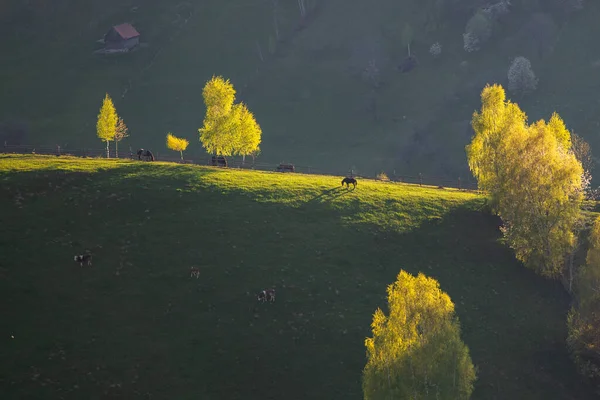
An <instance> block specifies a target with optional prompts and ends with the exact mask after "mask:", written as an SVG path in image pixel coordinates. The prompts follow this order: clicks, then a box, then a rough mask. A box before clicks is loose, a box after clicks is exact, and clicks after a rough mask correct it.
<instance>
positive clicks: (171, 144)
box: [167, 132, 190, 161]
mask: <svg viewBox="0 0 600 400" xmlns="http://www.w3.org/2000/svg"><path fill="white" fill-rule="evenodd" d="M189 144H190V142H189V141H188V140H187V139H183V138H178V137H177V136H175V135H173V134H172V133H171V132H169V133H167V148H168V149H170V150H173V151H178V152H179V155H180V156H181V161H183V152H184V151H185V149H187V147H188V145H189Z"/></svg>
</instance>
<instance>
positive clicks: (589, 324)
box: [567, 217, 600, 389]
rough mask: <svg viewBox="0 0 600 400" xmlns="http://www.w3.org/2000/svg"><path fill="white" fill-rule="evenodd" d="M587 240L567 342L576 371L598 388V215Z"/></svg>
mask: <svg viewBox="0 0 600 400" xmlns="http://www.w3.org/2000/svg"><path fill="white" fill-rule="evenodd" d="M589 242H590V247H589V250H588V253H587V259H586V263H585V265H584V266H582V267H581V269H580V270H579V273H578V276H577V280H576V290H575V294H576V296H575V306H574V307H573V308H572V309H571V312H570V313H569V317H568V320H567V325H568V329H569V336H568V338H567V344H568V347H569V350H570V351H571V355H572V357H573V359H574V360H575V363H576V364H577V367H578V369H579V371H580V372H581V373H582V374H583V375H584V376H586V377H588V378H590V379H592V380H593V381H594V382H595V383H596V384H597V385H598V388H599V389H600V217H598V218H597V219H596V221H595V223H594V226H593V228H592V231H591V233H590V238H589Z"/></svg>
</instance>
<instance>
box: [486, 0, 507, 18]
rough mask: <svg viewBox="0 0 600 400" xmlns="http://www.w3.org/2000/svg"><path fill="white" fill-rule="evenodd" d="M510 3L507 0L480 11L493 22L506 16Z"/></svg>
mask: <svg viewBox="0 0 600 400" xmlns="http://www.w3.org/2000/svg"><path fill="white" fill-rule="evenodd" d="M509 6H510V1H509V0H501V1H499V2H498V3H495V4H491V5H489V6H487V7H484V8H482V9H481V12H482V13H483V14H484V15H485V16H486V17H488V18H489V19H490V20H491V21H495V20H497V19H498V18H500V17H503V16H505V15H506V14H508V12H509V11H510V10H509V8H508V7H509Z"/></svg>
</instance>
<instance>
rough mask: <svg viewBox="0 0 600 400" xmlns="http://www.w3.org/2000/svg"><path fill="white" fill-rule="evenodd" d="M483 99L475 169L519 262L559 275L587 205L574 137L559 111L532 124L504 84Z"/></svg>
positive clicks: (476, 123) (472, 152)
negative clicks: (546, 118) (528, 121)
mask: <svg viewBox="0 0 600 400" xmlns="http://www.w3.org/2000/svg"><path fill="white" fill-rule="evenodd" d="M481 98H482V108H481V111H480V112H475V114H474V115H473V122H472V125H473V129H474V130H475V136H474V137H473V140H472V142H471V144H470V145H469V146H467V156H468V160H469V166H470V168H471V171H472V172H473V175H475V177H476V178H477V180H478V185H479V187H480V188H481V189H484V190H487V191H489V193H490V197H491V199H492V205H493V209H494V211H495V212H497V213H498V215H500V217H501V218H502V221H503V227H502V231H503V233H504V236H505V238H506V239H507V242H508V244H509V245H510V247H511V248H513V250H515V253H516V256H517V258H518V259H519V260H521V261H522V262H523V263H524V264H525V265H526V266H528V267H530V268H532V269H534V270H536V271H537V272H538V273H540V274H541V275H544V276H548V277H557V276H559V274H560V273H561V272H562V269H563V267H564V260H565V256H566V255H568V254H569V253H570V252H571V251H572V249H573V248H574V246H575V243H576V235H575V228H576V225H578V222H579V220H580V217H581V213H580V207H581V203H582V201H583V185H582V177H583V168H582V167H581V163H580V162H579V161H578V160H577V158H576V157H575V156H574V155H573V153H572V151H570V146H571V139H570V133H569V131H568V130H567V129H566V126H565V124H564V122H563V121H562V119H560V117H559V116H558V114H556V113H555V114H553V115H552V118H551V119H550V121H549V122H548V123H546V122H545V121H543V120H542V121H538V122H536V123H534V124H532V125H530V126H528V125H527V123H526V120H527V117H526V115H525V113H523V112H522V111H521V110H520V109H519V106H518V105H517V104H514V103H511V102H510V101H507V100H506V97H505V93H504V89H503V88H502V87H501V86H500V85H494V86H489V85H488V86H486V87H485V88H484V89H483V92H482V95H481Z"/></svg>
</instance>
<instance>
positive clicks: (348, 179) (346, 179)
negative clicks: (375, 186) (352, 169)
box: [342, 178, 356, 189]
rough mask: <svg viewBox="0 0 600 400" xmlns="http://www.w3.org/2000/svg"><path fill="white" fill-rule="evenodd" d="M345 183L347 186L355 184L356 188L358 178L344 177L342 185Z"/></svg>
mask: <svg viewBox="0 0 600 400" xmlns="http://www.w3.org/2000/svg"><path fill="white" fill-rule="evenodd" d="M344 183H345V184H346V187H348V188H349V187H350V184H352V185H354V189H356V179H354V178H344V179H342V186H344Z"/></svg>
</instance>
